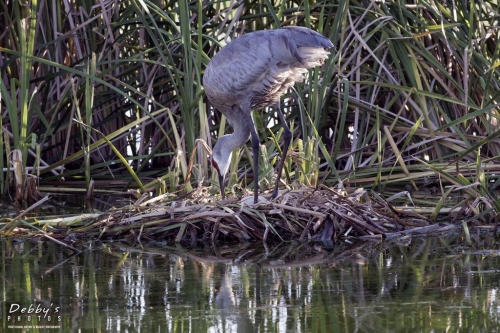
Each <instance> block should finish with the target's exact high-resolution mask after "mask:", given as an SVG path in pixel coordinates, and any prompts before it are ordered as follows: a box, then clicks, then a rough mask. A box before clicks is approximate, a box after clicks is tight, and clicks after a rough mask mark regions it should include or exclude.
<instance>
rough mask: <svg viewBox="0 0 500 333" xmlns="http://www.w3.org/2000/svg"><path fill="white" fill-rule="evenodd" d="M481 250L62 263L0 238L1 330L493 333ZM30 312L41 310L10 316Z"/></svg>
mask: <svg viewBox="0 0 500 333" xmlns="http://www.w3.org/2000/svg"><path fill="white" fill-rule="evenodd" d="M482 242H483V243H482V244H475V245H473V246H461V245H460V244H461V239H459V238H458V237H456V238H452V239H449V238H448V239H442V238H430V239H412V240H404V241H402V242H401V243H399V244H397V243H367V242H364V243H352V244H350V243H340V244H336V245H335V246H333V247H324V246H322V245H319V244H281V245H279V246H275V247H270V246H264V245H263V244H261V243H259V244H253V245H252V244H246V245H238V246H235V247H213V246H208V245H207V246H206V248H203V249H201V248H198V249H185V248H182V247H178V248H171V247H167V246H165V245H162V244H156V245H151V244H142V246H139V247H138V246H134V247H132V246H127V245H125V244H120V243H111V244H110V243H108V244H94V243H83V244H78V247H79V248H82V249H85V250H84V251H83V252H82V253H80V254H77V255H72V253H71V251H70V250H68V249H65V248H61V247H60V246H58V245H56V244H54V243H52V242H39V243H28V242H24V243H15V242H12V241H8V240H4V241H2V242H0V246H1V248H2V252H1V253H2V280H1V287H2V301H3V302H2V303H1V304H2V308H1V311H2V316H1V320H2V324H1V325H2V326H1V327H2V328H1V329H0V331H2V332H21V331H22V330H21V329H19V327H20V326H24V325H26V326H29V327H30V328H29V329H25V331H26V332H94V331H95V332H498V331H499V327H500V301H499V296H500V295H499V294H498V293H499V284H500V257H499V255H498V254H499V253H500V251H498V250H497V248H498V244H497V243H496V242H495V241H494V240H488V239H483V240H482ZM75 246H77V245H75ZM30 306H31V309H34V310H33V311H36V309H37V306H38V309H39V310H40V311H42V312H40V313H39V314H36V313H31V314H29V313H21V312H20V309H22V308H23V307H24V308H26V311H27V312H28V311H30ZM16 309H17V310H18V311H17V312H16V313H9V311H11V310H16ZM43 311H45V312H47V314H45V313H44V312H43ZM41 314H43V315H41ZM9 316H10V317H9ZM44 316H45V318H44ZM49 326H50V327H49Z"/></svg>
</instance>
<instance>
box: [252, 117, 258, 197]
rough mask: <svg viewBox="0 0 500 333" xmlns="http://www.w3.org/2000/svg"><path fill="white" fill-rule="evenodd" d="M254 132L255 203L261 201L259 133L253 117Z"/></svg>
mask: <svg viewBox="0 0 500 333" xmlns="http://www.w3.org/2000/svg"><path fill="white" fill-rule="evenodd" d="M250 133H251V134H252V150H253V203H254V204H256V203H257V202H258V201H259V145H260V140H259V134H257V130H256V129H255V123H254V122H253V119H252V126H251V129H250Z"/></svg>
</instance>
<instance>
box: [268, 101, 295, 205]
mask: <svg viewBox="0 0 500 333" xmlns="http://www.w3.org/2000/svg"><path fill="white" fill-rule="evenodd" d="M276 111H277V112H278V116H279V118H280V121H281V125H282V126H283V130H284V132H283V153H282V154H281V159H280V161H279V163H278V168H277V172H278V174H277V176H276V183H275V184H274V191H273V195H272V196H271V198H273V199H274V198H276V197H277V196H278V187H279V185H280V179H281V173H282V172H283V165H285V160H286V155H287V153H288V146H290V141H291V140H292V132H290V128H288V125H287V123H286V119H285V116H284V115H283V112H282V111H281V104H280V101H279V100H278V103H276Z"/></svg>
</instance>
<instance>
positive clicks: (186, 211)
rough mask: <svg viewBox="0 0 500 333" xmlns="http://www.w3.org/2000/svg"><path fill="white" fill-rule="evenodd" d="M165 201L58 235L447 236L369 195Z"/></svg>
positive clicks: (306, 192)
mask: <svg viewBox="0 0 500 333" xmlns="http://www.w3.org/2000/svg"><path fill="white" fill-rule="evenodd" d="M161 199H162V198H161V197H157V198H154V199H151V200H149V201H145V202H142V203H139V202H137V203H135V204H131V205H129V206H126V207H122V208H118V209H113V210H110V211H108V212H105V213H101V214H98V215H92V214H91V215H89V216H87V218H84V219H80V220H79V221H77V222H70V223H65V224H64V226H63V227H62V228H61V226H62V224H59V225H58V226H55V228H56V229H58V231H56V233H59V234H66V235H72V236H73V237H79V236H80V235H84V236H85V237H96V238H100V239H113V240H138V241H174V242H197V241H228V242H232V241H251V240H260V241H282V240H286V241H290V240H298V241H304V240H319V241H332V240H336V239H338V238H341V237H362V238H364V237H367V238H380V239H382V238H384V237H391V235H392V236H395V235H406V234H408V233H418V232H422V231H425V232H426V233H427V232H431V231H433V230H434V231H439V230H441V231H442V226H439V225H432V226H429V220H428V219H427V218H426V217H425V216H422V215H420V214H417V213H415V212H411V211H404V210H401V209H396V208H394V207H392V206H391V205H390V204H389V203H387V202H386V201H385V200H384V199H383V198H381V197H380V196H378V195H376V194H375V193H370V192H369V191H367V190H364V189H358V190H352V191H345V190H342V191H340V190H333V189H329V188H326V187H325V188H321V189H311V188H304V189H299V190H291V191H288V192H286V193H282V194H281V195H280V196H279V197H278V198H276V199H275V200H273V201H265V202H260V203H258V204H256V205H254V204H252V203H249V202H253V200H252V199H250V198H243V199H242V200H241V199H234V200H228V201H225V202H221V201H218V202H210V200H211V199H213V197H210V196H209V195H208V194H207V193H206V191H204V189H202V188H200V189H197V190H195V191H194V192H193V193H191V194H190V198H189V199H184V200H182V201H179V200H176V201H166V202H161ZM247 199H248V200H247ZM429 228H430V229H429Z"/></svg>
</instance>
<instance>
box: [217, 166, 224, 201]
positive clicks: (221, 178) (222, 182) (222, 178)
mask: <svg viewBox="0 0 500 333" xmlns="http://www.w3.org/2000/svg"><path fill="white" fill-rule="evenodd" d="M217 174H218V175H219V187H220V195H221V197H222V200H226V185H225V183H226V182H225V179H224V178H226V177H224V175H221V174H220V172H219V170H217Z"/></svg>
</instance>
